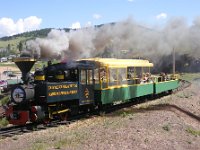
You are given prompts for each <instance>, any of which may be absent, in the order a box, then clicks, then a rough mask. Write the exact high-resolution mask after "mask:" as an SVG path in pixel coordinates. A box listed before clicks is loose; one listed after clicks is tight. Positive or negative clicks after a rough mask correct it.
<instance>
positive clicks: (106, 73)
mask: <svg viewBox="0 0 200 150" xmlns="http://www.w3.org/2000/svg"><path fill="white" fill-rule="evenodd" d="M14 62H15V64H16V65H17V66H18V67H19V69H20V70H21V72H22V80H23V82H22V83H20V84H17V85H15V87H13V88H12V90H11V96H10V101H9V103H8V107H7V109H6V117H7V119H8V121H9V123H10V124H14V125H25V124H26V123H28V122H43V123H48V122H50V121H51V120H53V119H60V120H66V119H67V117H68V116H69V115H75V114H78V113H80V112H82V111H88V110H91V109H99V108H102V107H103V106H106V105H111V104H112V105H113V104H117V103H125V102H127V101H132V100H134V99H136V98H140V97H147V96H155V95H157V94H160V93H166V92H167V93H170V92H172V90H174V89H176V88H178V87H179V80H178V78H177V77H176V76H170V77H164V76H162V75H157V76H152V75H150V69H151V68H152V67H153V64H152V63H150V62H149V61H148V60H141V59H140V60H139V59H115V58H88V59H80V60H76V61H70V62H67V63H57V64H51V63H50V62H49V63H48V66H47V67H44V68H41V69H37V70H35V73H34V75H33V76H31V75H30V73H29V72H30V70H31V68H32V67H33V65H34V64H35V62H36V60H35V59H33V58H30V57H20V58H15V59H14Z"/></svg>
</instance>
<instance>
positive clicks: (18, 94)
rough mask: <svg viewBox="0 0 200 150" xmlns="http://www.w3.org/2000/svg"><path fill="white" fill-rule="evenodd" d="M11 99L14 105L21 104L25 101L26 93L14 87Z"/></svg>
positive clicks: (20, 88)
mask: <svg viewBox="0 0 200 150" xmlns="http://www.w3.org/2000/svg"><path fill="white" fill-rule="evenodd" d="M11 97H12V100H13V101H14V102H15V103H21V102H22V101H23V100H25V97H26V93H25V91H24V89H23V88H22V87H16V88H15V89H14V90H13V92H12V94H11Z"/></svg>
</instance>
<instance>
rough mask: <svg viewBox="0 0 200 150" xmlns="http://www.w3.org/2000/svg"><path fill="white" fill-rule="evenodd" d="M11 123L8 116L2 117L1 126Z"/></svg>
mask: <svg viewBox="0 0 200 150" xmlns="http://www.w3.org/2000/svg"><path fill="white" fill-rule="evenodd" d="M8 124H9V122H8V120H7V119H6V118H2V119H0V127H5V126H7V125H8Z"/></svg>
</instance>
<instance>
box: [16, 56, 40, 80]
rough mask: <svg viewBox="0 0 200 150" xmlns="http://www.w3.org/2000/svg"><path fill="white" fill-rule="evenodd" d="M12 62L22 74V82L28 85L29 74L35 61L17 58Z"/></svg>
mask: <svg viewBox="0 0 200 150" xmlns="http://www.w3.org/2000/svg"><path fill="white" fill-rule="evenodd" d="M13 62H15V64H16V65H17V67H18V68H19V69H20V71H21V72H22V80H23V81H24V83H28V80H29V72H30V70H31V68H32V67H33V65H34V64H35V62H36V59H34V58H30V57H18V58H15V59H13Z"/></svg>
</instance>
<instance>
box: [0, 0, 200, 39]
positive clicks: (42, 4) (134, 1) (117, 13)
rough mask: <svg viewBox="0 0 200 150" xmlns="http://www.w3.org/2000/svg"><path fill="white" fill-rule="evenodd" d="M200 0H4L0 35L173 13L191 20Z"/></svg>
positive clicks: (154, 20) (147, 20) (161, 19)
mask: <svg viewBox="0 0 200 150" xmlns="http://www.w3.org/2000/svg"><path fill="white" fill-rule="evenodd" d="M199 6H200V1H199V0H71V1H70V0H32V1H27V0H4V1H1V8H0V36H6V35H13V34H16V33H20V32H24V31H28V30H35V29H41V28H68V27H72V28H79V27H85V26H91V25H98V24H104V23H110V22H117V21H122V20H126V19H127V18H128V17H132V18H133V19H134V20H135V21H136V22H138V23H140V24H148V25H157V24H158V25H160V24H164V23H165V22H167V20H169V19H170V18H173V17H184V18H185V19H186V20H187V21H188V23H189V24H191V23H192V21H193V20H194V19H195V18H196V17H197V16H200V9H199Z"/></svg>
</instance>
